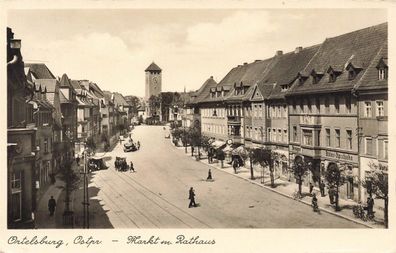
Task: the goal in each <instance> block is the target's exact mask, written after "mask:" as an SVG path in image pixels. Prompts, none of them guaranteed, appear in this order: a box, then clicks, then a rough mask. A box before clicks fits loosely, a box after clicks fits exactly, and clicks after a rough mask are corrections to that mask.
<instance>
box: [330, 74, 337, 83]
mask: <svg viewBox="0 0 396 253" xmlns="http://www.w3.org/2000/svg"><path fill="white" fill-rule="evenodd" d="M336 79H337V78H336V75H335V73H330V75H329V83H334V82H335V81H336Z"/></svg>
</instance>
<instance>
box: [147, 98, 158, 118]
mask: <svg viewBox="0 0 396 253" xmlns="http://www.w3.org/2000/svg"><path fill="white" fill-rule="evenodd" d="M148 105H149V110H150V112H151V114H152V115H157V112H158V111H159V109H160V107H161V98H160V97H159V96H155V95H152V96H151V97H150V98H149V100H148Z"/></svg>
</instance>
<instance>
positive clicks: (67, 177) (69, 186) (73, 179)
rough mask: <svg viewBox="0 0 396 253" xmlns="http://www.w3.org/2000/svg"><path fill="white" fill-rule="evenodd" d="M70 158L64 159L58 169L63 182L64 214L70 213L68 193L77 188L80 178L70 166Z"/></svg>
mask: <svg viewBox="0 0 396 253" xmlns="http://www.w3.org/2000/svg"><path fill="white" fill-rule="evenodd" d="M72 164H73V162H72V160H71V159H70V160H66V161H65V162H64V163H63V164H62V166H61V169H60V172H61V173H60V178H61V179H62V181H64V182H65V186H64V189H65V203H66V206H65V214H67V213H70V195H71V193H72V192H73V191H75V190H77V189H78V188H79V180H80V178H79V177H78V175H77V174H76V172H75V171H74V170H73V167H72Z"/></svg>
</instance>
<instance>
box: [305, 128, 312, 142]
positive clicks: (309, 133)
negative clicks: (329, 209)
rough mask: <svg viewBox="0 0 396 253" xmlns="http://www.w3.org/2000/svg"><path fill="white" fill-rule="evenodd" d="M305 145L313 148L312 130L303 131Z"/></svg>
mask: <svg viewBox="0 0 396 253" xmlns="http://www.w3.org/2000/svg"><path fill="white" fill-rule="evenodd" d="M303 144H304V145H308V146H312V130H306V129H304V130H303Z"/></svg>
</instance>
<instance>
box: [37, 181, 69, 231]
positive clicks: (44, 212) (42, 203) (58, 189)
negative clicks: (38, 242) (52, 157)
mask: <svg viewBox="0 0 396 253" xmlns="http://www.w3.org/2000/svg"><path fill="white" fill-rule="evenodd" d="M55 179H56V182H55V184H52V185H50V186H49V187H48V189H47V191H46V192H45V193H44V194H43V196H42V197H41V198H40V200H39V202H38V204H37V210H36V212H35V227H36V228H39V229H41V228H57V227H58V224H57V223H58V222H59V215H61V216H62V212H63V209H61V206H62V205H61V202H62V198H61V195H63V194H62V191H63V187H64V186H65V183H64V182H63V181H62V180H61V179H60V177H59V174H57V175H56V176H55ZM51 196H54V199H55V201H56V209H55V214H54V216H50V215H49V211H48V200H49V199H50V198H51ZM60 219H61V220H62V217H61V218H60Z"/></svg>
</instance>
